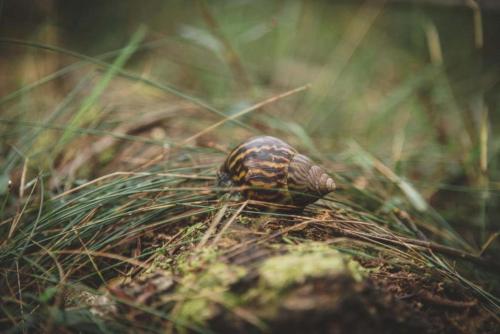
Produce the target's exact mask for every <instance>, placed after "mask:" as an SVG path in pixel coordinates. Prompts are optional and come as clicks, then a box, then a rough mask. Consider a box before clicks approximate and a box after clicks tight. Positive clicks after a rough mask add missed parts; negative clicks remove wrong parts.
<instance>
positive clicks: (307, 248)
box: [260, 242, 364, 290]
mask: <svg viewBox="0 0 500 334" xmlns="http://www.w3.org/2000/svg"><path fill="white" fill-rule="evenodd" d="M339 274H347V275H349V276H352V277H353V278H354V279H356V280H357V281H360V280H362V278H363V275H364V273H363V271H362V267H361V266H360V265H359V264H358V263H357V262H356V261H354V260H352V259H350V258H349V257H348V256H346V255H343V254H341V253H340V252H338V251H337V250H335V249H333V248H331V247H328V246H326V245H324V244H320V243H316V242H312V243H305V244H301V245H297V246H296V245H293V246H291V247H290V252H289V253H287V254H285V255H281V256H275V257H272V258H269V259H267V260H266V261H264V262H263V263H262V265H261V266H260V276H261V284H263V285H264V286H266V287H269V288H273V289H278V290H279V289H284V288H286V287H287V286H289V285H291V284H295V283H303V282H304V281H305V280H306V279H308V278H315V277H322V276H332V275H339Z"/></svg>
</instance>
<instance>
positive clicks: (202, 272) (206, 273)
mask: <svg viewBox="0 0 500 334" xmlns="http://www.w3.org/2000/svg"><path fill="white" fill-rule="evenodd" d="M198 254H199V256H196V257H192V258H191V259H190V260H186V261H184V262H183V263H179V269H180V270H181V271H182V272H183V273H184V276H183V278H182V280H181V284H179V288H178V290H177V294H178V296H180V297H181V298H182V301H181V302H180V303H179V306H178V310H177V312H176V317H177V318H178V319H180V320H182V321H184V322H192V323H196V324H198V325H203V324H204V323H205V322H206V321H207V320H208V319H210V318H212V317H213V316H214V312H215V311H216V310H217V307H216V304H219V305H222V306H224V307H226V308H231V307H234V306H236V305H237V304H238V303H239V299H238V298H237V296H236V295H234V294H233V293H231V292H229V286H230V285H231V284H233V283H235V282H237V281H238V280H240V279H241V278H242V277H243V276H245V275H246V274H247V271H246V269H245V268H243V267H240V266H235V265H229V264H226V263H223V262H220V261H217V252H216V250H215V248H212V247H207V248H205V249H203V250H200V251H199V253H198Z"/></svg>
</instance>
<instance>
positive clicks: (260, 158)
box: [217, 136, 335, 209]
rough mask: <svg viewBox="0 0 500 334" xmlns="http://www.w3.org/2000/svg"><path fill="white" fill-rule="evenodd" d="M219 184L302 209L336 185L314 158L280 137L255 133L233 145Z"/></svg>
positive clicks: (261, 199)
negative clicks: (256, 135)
mask: <svg viewBox="0 0 500 334" xmlns="http://www.w3.org/2000/svg"><path fill="white" fill-rule="evenodd" d="M217 186H218V187H238V188H239V189H241V191H240V193H239V194H238V195H241V196H242V197H243V198H245V199H248V200H252V201H258V202H265V203H268V204H270V205H268V206H271V207H272V206H276V205H277V206H278V207H281V206H289V207H292V208H293V207H295V208H298V209H303V208H304V207H305V206H307V205H308V204H311V203H313V202H315V201H316V200H317V199H319V198H321V197H323V196H324V195H326V194H327V193H329V192H331V191H333V190H334V189H335V182H334V181H333V179H332V178H331V177H330V176H329V175H328V174H327V173H326V171H325V170H324V169H323V168H321V167H319V166H317V165H316V164H315V163H314V162H313V161H312V160H311V159H309V158H308V157H306V156H305V155H302V154H300V153H298V152H297V150H296V149H294V148H293V147H292V146H290V145H288V144H287V143H285V142H284V141H282V140H281V139H278V138H275V137H271V136H258V137H253V138H250V139H248V140H246V141H245V142H243V143H241V144H240V145H238V146H237V147H236V148H234V149H233V150H232V151H231V153H229V155H228V157H227V158H226V160H225V161H224V163H223V164H222V166H221V167H220V169H219V170H218V172H217Z"/></svg>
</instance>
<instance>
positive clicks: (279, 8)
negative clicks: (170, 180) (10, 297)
mask: <svg viewBox="0 0 500 334" xmlns="http://www.w3.org/2000/svg"><path fill="white" fill-rule="evenodd" d="M0 4H1V5H0V8H1V10H0V54H1V57H0V77H1V78H2V79H1V80H0V103H1V104H0V165H1V166H2V170H1V171H0V172H1V173H2V175H1V179H2V182H1V184H2V187H3V188H2V193H5V192H6V191H7V190H6V189H7V185H8V180H11V181H12V180H14V183H15V179H16V177H15V175H19V174H21V170H22V168H23V165H24V163H25V162H26V161H27V160H26V158H28V159H29V161H30V162H29V168H30V170H32V173H33V174H36V173H37V172H40V171H41V170H43V171H44V172H46V173H49V174H50V175H52V176H53V177H57V175H58V173H59V172H60V171H61V169H60V168H59V167H58V166H60V165H61V164H62V163H61V161H65V160H70V159H72V158H74V157H75V154H76V153H75V152H73V153H71V150H72V149H73V148H72V147H71V146H66V147H65V148H64V149H63V148H61V147H60V145H56V146H54V142H55V141H57V142H58V143H61V142H64V143H63V144H65V145H69V144H68V143H70V142H71V141H72V140H75V138H73V137H71V138H69V137H68V138H66V139H67V140H64V141H60V138H61V136H65V135H62V134H61V131H62V130H61V129H64V128H65V127H67V126H70V125H71V126H77V127H79V128H85V129H95V130H102V131H111V130H112V129H114V128H116V126H118V125H120V124H126V123H127V122H129V123H130V122H134V121H136V120H140V119H141V117H143V115H144V113H146V111H147V110H152V109H158V110H166V109H167V108H169V107H172V106H173V105H180V104H181V103H185V102H189V101H187V100H186V99H185V98H184V97H183V96H180V95H182V94H185V95H189V96H190V97H192V98H196V99H198V100H200V101H203V103H206V104H208V105H210V106H213V107H214V108H217V110H220V111H222V112H223V113H224V114H225V115H226V116H230V115H234V114H235V113H236V112H238V111H240V110H242V109H243V108H245V107H248V106H251V105H253V104H254V103H257V102H259V101H261V100H263V99H265V98H267V97H269V96H273V95H275V94H279V93H282V92H285V91H288V90H290V89H294V88H297V87H300V86H303V85H307V84H310V85H311V86H310V88H309V89H307V91H305V92H302V93H298V94H295V95H294V96H292V97H290V98H287V99H284V100H283V101H279V102H277V103H273V104H271V105H268V106H266V107H265V108H263V109H261V110H258V111H255V112H252V113H249V114H247V115H245V116H244V117H242V118H240V121H241V122H243V123H244V124H245V125H247V127H248V128H249V129H250V130H248V129H245V130H244V129H242V127H241V126H240V125H236V124H229V123H228V124H226V125H224V126H223V127H221V128H219V129H217V130H216V131H215V132H213V133H210V134H209V135H208V136H205V137H201V139H200V140H198V141H197V143H196V144H198V145H205V144H207V143H215V145H221V146H223V147H225V148H229V147H231V146H232V145H234V144H237V143H238V142H240V141H241V140H242V139H244V138H246V137H248V136H249V135H252V134H253V135H255V134H259V133H266V134H270V135H274V136H279V137H283V138H286V139H287V140H288V141H290V142H291V143H292V144H294V145H296V146H297V147H299V148H300V149H302V150H305V151H307V152H309V153H310V155H311V156H313V157H314V158H315V159H318V160H320V161H323V162H324V163H325V164H327V165H329V166H330V167H331V168H332V170H334V171H335V172H338V173H344V174H345V175H350V174H351V173H352V172H351V170H350V168H349V163H350V162H352V161H357V162H358V163H359V160H360V159H362V158H363V157H362V156H360V155H359V150H360V149H361V148H362V150H363V151H364V152H369V153H370V154H372V155H373V156H375V157H377V158H378V159H379V160H380V161H381V162H382V163H383V165H384V166H386V167H388V168H389V170H392V171H393V172H394V173H395V174H396V175H397V176H398V177H399V178H400V179H402V180H408V181H409V182H410V183H411V184H413V185H414V187H415V188H416V189H417V191H418V193H419V194H420V196H422V198H424V199H425V201H426V202H427V203H430V205H431V206H432V207H433V208H434V209H436V210H437V212H438V213H439V214H440V215H441V216H442V217H443V218H444V219H445V220H446V221H448V223H450V224H451V225H452V226H453V227H454V228H455V229H456V230H458V231H459V232H461V234H462V235H464V237H465V238H466V239H467V240H468V241H469V242H471V243H472V244H473V245H475V246H476V247H477V249H480V248H481V246H482V245H484V244H485V242H486V241H487V240H488V238H489V237H491V236H492V235H494V233H495V232H498V226H499V222H498V217H499V216H500V169H499V164H500V135H499V131H500V94H499V92H500V37H499V36H500V34H499V33H500V5H498V4H497V3H496V2H495V1H489V2H488V1H482V2H474V1H469V2H467V1H437V0H436V1H422V2H420V1H415V2H411V1H366V2H361V1H264V0H262V1H245V0H240V1H159V0H149V1H123V0H115V1H98V0H94V1H64V0H60V1H56V0H52V1H50V0H43V1H36V2H33V1H24V0H23V1H19V0H16V1H8V0H7V1H1V2H0ZM478 4H479V6H478ZM140 27H145V29H146V30H145V36H144V38H143V39H142V42H141V43H142V44H140V45H139V46H138V48H137V51H136V52H135V53H133V55H132V56H131V58H130V59H129V60H128V61H127V62H126V69H127V70H129V71H131V72H132V73H134V74H135V75H137V76H140V77H143V78H148V79H150V80H152V81H154V82H159V83H161V84H163V85H165V86H168V87H169V89H175V90H176V91H177V93H178V94H173V95H172V94H167V93H165V92H159V91H158V90H155V89H154V88H151V86H148V85H147V84H146V85H145V84H141V83H140V82H137V81H126V80H122V81H120V80H119V79H120V78H116V80H115V79H113V80H112V81H111V83H110V84H109V85H108V86H107V87H104V93H103V94H102V95H100V96H99V98H98V103H96V104H93V105H92V108H90V109H89V110H90V111H88V110H85V115H84V116H83V113H82V117H80V116H78V117H76V118H71V117H72V115H73V116H74V115H76V114H77V113H78V110H83V109H78V107H76V106H79V105H80V104H78V103H77V102H75V100H71V99H69V100H68V97H71V96H72V95H71V94H73V95H78V96H79V97H77V98H75V99H76V100H77V101H82V100H83V99H84V97H85V96H88V95H89V94H90V89H91V88H92V86H90V87H89V82H92V80H93V78H94V77H95V76H100V75H102V70H97V69H96V67H95V66H94V65H95V64H94V65H88V64H87V65H86V66H84V67H79V68H75V69H72V70H68V71H67V72H65V73H64V75H61V76H58V77H56V78H52V77H49V78H48V79H46V80H45V81H44V82H40V81H39V80H41V79H43V78H46V77H47V76H50V75H51V74H53V73H57V71H60V70H61V69H62V68H65V67H66V66H70V65H71V64H74V63H76V62H78V61H81V60H82V59H81V57H80V59H79V56H78V55H80V56H81V55H85V56H91V57H93V59H102V58H97V57H100V56H101V55H103V54H105V53H108V52H110V51H116V50H119V49H120V48H123V47H125V46H126V45H128V44H129V43H131V42H130V40H131V36H133V35H134V34H135V33H136V32H137V31H138V30H140V29H142V28H140ZM129 45H130V44H129ZM54 47H59V48H62V49H65V50H71V51H72V52H75V53H77V57H75V55H70V54H68V53H67V52H63V51H62V50H60V49H57V50H56V49H54ZM118 54H119V52H117V53H115V54H114V55H112V56H111V57H109V56H108V58H106V61H107V62H110V63H112V62H113V59H115V57H116V55H118ZM84 60H85V59H84ZM34 83H35V84H36V85H35V86H34V87H33V89H31V88H29V87H30V85H33V84H34ZM42 83H43V84H42ZM28 88H29V89H28ZM139 97H144V99H141V98H139ZM78 98H79V99H80V100H78ZM152 100H153V101H154V102H151V101H152ZM191 102H192V101H191ZM63 110H64V112H62V111H63ZM51 115H52V116H51ZM204 115H206V119H205V118H203V117H199V116H196V115H193V114H192V113H190V112H187V111H184V112H179V113H176V114H175V118H174V119H172V120H170V121H169V124H168V125H166V127H165V129H164V132H163V133H161V134H160V136H159V137H158V138H160V140H165V141H166V142H174V143H176V142H177V143H178V142H182V140H183V139H185V138H188V137H189V136H190V135H195V134H196V133H198V132H199V131H201V130H202V129H204V128H206V126H208V125H209V124H212V123H214V122H216V121H218V120H220V119H221V117H220V115H214V114H213V113H210V112H208V111H204ZM72 119H73V121H71V120H72ZM70 122H73V123H70ZM41 124H44V125H43V126H42V125H41ZM49 125H50V126H49ZM51 126H52V127H59V130H57V129H56V130H54V129H51V130H48V128H50V127H51ZM36 129H44V130H43V132H44V133H43V135H41V134H40V133H37V134H36V137H37V138H36V140H31V139H33V138H31V137H30V136H31V135H32V134H33V133H34V132H35V131H37V130H36ZM27 138H28V139H29V138H31V139H30V140H27ZM54 138H58V139H57V140H55V139H54ZM63 144H61V145H63ZM62 150H66V151H67V152H69V153H67V154H65V155H61V151H62ZM221 156H222V155H221ZM121 158H122V159H123V156H121ZM103 159H104V158H103ZM107 159H108V160H106V159H104V160H106V161H109V159H111V158H110V157H108V158H107ZM103 165H104V164H103ZM110 171H112V168H108V170H106V168H104V166H103V167H102V168H101V166H100V165H99V164H94V165H93V166H92V167H88V166H87V168H83V167H82V168H80V170H79V171H78V172H77V173H76V176H75V178H77V177H78V178H80V179H90V178H93V177H97V176H100V175H103V174H104V173H105V172H110ZM365 172H366V173H371V171H370V170H368V169H367V170H366V171H365ZM13 175H14V176H13ZM353 176H356V177H357V180H358V181H359V183H360V187H363V175H353ZM18 178H19V177H18ZM59 190H61V189H57V187H54V189H53V191H54V192H57V191H59ZM396 205H397V203H396Z"/></svg>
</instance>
